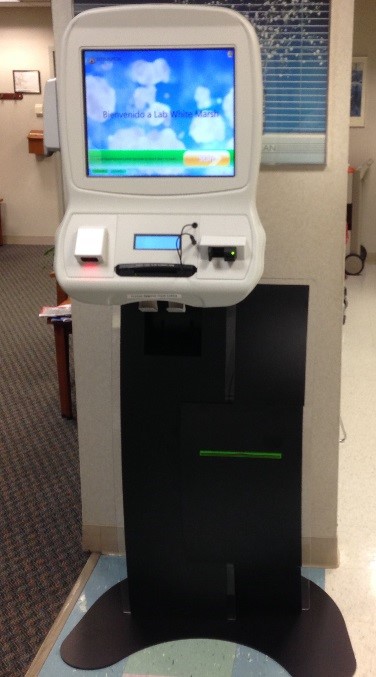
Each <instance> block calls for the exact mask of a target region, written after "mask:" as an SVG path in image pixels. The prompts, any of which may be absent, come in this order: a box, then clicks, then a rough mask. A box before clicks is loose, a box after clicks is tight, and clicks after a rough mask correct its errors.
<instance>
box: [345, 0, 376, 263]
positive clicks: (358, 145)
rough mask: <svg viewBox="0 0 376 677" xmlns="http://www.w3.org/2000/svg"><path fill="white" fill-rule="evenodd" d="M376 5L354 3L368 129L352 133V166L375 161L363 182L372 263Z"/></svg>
mask: <svg viewBox="0 0 376 677" xmlns="http://www.w3.org/2000/svg"><path fill="white" fill-rule="evenodd" d="M375 34H376V3H375V1H374V0H355V14H354V42H353V54H354V56H366V57H367V58H368V62H367V90H366V108H365V126H364V127H352V128H351V130H350V152H349V162H350V164H351V165H353V166H355V167H358V166H359V165H361V164H362V163H363V162H365V161H366V160H368V158H372V159H373V160H374V161H375V164H374V165H373V166H372V167H371V168H370V170H369V171H368V174H367V177H366V178H365V180H364V182H363V207H362V224H361V236H360V241H361V243H362V244H364V246H365V248H366V249H367V252H368V254H369V257H370V259H371V260H372V258H375V259H376V40H375Z"/></svg>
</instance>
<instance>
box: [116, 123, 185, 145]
mask: <svg viewBox="0 0 376 677" xmlns="http://www.w3.org/2000/svg"><path fill="white" fill-rule="evenodd" d="M108 148H109V149H110V150H184V148H185V146H184V144H183V143H182V141H180V139H178V137H177V136H176V134H175V132H174V131H173V130H172V129H171V128H168V129H163V130H162V131H159V130H157V129H153V130H152V131H151V132H149V133H146V132H145V130H144V129H142V128H140V127H128V128H126V129H119V130H118V131H117V132H115V134H112V135H111V136H109V137H108Z"/></svg>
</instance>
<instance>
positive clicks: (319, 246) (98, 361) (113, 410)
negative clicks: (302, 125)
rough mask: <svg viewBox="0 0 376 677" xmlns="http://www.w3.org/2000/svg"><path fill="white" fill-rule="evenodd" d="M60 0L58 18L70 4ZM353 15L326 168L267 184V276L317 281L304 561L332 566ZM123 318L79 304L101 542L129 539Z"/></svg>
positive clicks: (109, 544) (90, 526) (341, 21)
mask: <svg viewBox="0 0 376 677" xmlns="http://www.w3.org/2000/svg"><path fill="white" fill-rule="evenodd" d="M52 1H53V7H54V5H55V8H56V20H57V22H58V14H59V12H60V11H62V6H63V3H62V2H61V0H52ZM68 2H69V0H68ZM352 22H353V0H332V21H331V31H330V82H329V119H328V148H327V165H326V167H325V168H317V167H316V168H312V167H300V168H297V167H294V168H292V167H290V168H288V167H283V168H282V167H280V168H273V169H272V168H264V169H262V171H261V175H260V181H259V188H258V207H259V212H260V216H261V219H262V222H263V225H264V227H265V230H266V234H267V245H266V265H265V273H264V278H263V281H264V282H278V283H281V284H289V283H293V284H299V283H302V284H309V285H310V307H309V326H308V355H307V386H306V410H305V420H304V439H303V448H304V478H303V551H304V560H305V562H308V561H310V559H311V561H312V562H313V563H314V564H317V565H323V566H326V565H328V566H331V565H332V566H335V565H336V564H337V481H338V440H339V407H340V376H341V339H342V306H343V286H344V244H345V216H346V201H347V171H346V170H347V162H348V136H349V124H348V111H349V96H350V66H351V44H352ZM118 319H119V316H118V311H116V310H115V311H114V312H111V310H110V309H107V308H99V307H90V306H84V305H82V304H74V324H75V357H76V368H77V372H76V383H77V402H78V415H79V418H78V423H79V440H80V459H81V482H82V497H83V521H84V543H85V545H86V546H87V547H91V548H93V549H117V548H118V547H120V546H121V544H122V524H123V516H122V508H121V479H120V435H119V382H118V374H119V322H118ZM93 326H95V328H96V330H95V333H93V329H92V328H93ZM89 336H90V341H88V337H89ZM310 546H312V555H310Z"/></svg>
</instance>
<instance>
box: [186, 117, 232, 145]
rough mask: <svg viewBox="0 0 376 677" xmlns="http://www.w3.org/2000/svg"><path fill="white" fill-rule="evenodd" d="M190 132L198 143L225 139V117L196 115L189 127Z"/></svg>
mask: <svg viewBox="0 0 376 677" xmlns="http://www.w3.org/2000/svg"><path fill="white" fill-rule="evenodd" d="M189 134H190V135H191V137H192V138H193V139H194V141H196V143H213V142H215V141H224V139H225V135H226V125H225V121H224V119H223V117H222V116H221V115H217V116H216V117H202V118H201V117H195V118H194V120H193V121H192V124H191V126H190V128H189Z"/></svg>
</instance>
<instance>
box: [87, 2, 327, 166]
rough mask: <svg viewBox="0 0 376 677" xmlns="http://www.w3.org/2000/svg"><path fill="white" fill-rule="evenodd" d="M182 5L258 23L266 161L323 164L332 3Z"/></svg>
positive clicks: (217, 3) (93, 4) (90, 4)
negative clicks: (217, 9)
mask: <svg viewBox="0 0 376 677" xmlns="http://www.w3.org/2000/svg"><path fill="white" fill-rule="evenodd" d="M142 1H143V0H141V2H142ZM145 1H150V0H145ZM170 2H172V3H175V2H178V3H179V4H181V0H170ZM138 3H140V0H138ZM114 4H119V2H117V3H115V2H111V1H109V2H103V0H102V1H101V2H95V1H94V2H93V0H91V2H76V3H75V9H76V11H82V10H83V9H88V8H89V7H98V6H102V7H103V6H108V5H114ZM124 4H128V3H127V2H124ZM184 4H211V5H219V6H224V7H229V8H230V9H235V10H237V11H238V12H240V13H241V14H243V15H244V16H245V17H246V18H247V19H249V20H250V21H251V23H252V24H253V25H254V27H255V29H256V32H257V35H258V37H259V41H260V47H261V59H262V66H263V82H264V144H263V157H262V160H263V162H266V163H272V164H274V163H303V164H304V163H315V164H317V163H323V162H324V161H325V135H326V122H327V91H328V61H329V24H330V0H254V1H253V2H234V0H212V1H211V2H207V0H184Z"/></svg>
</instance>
